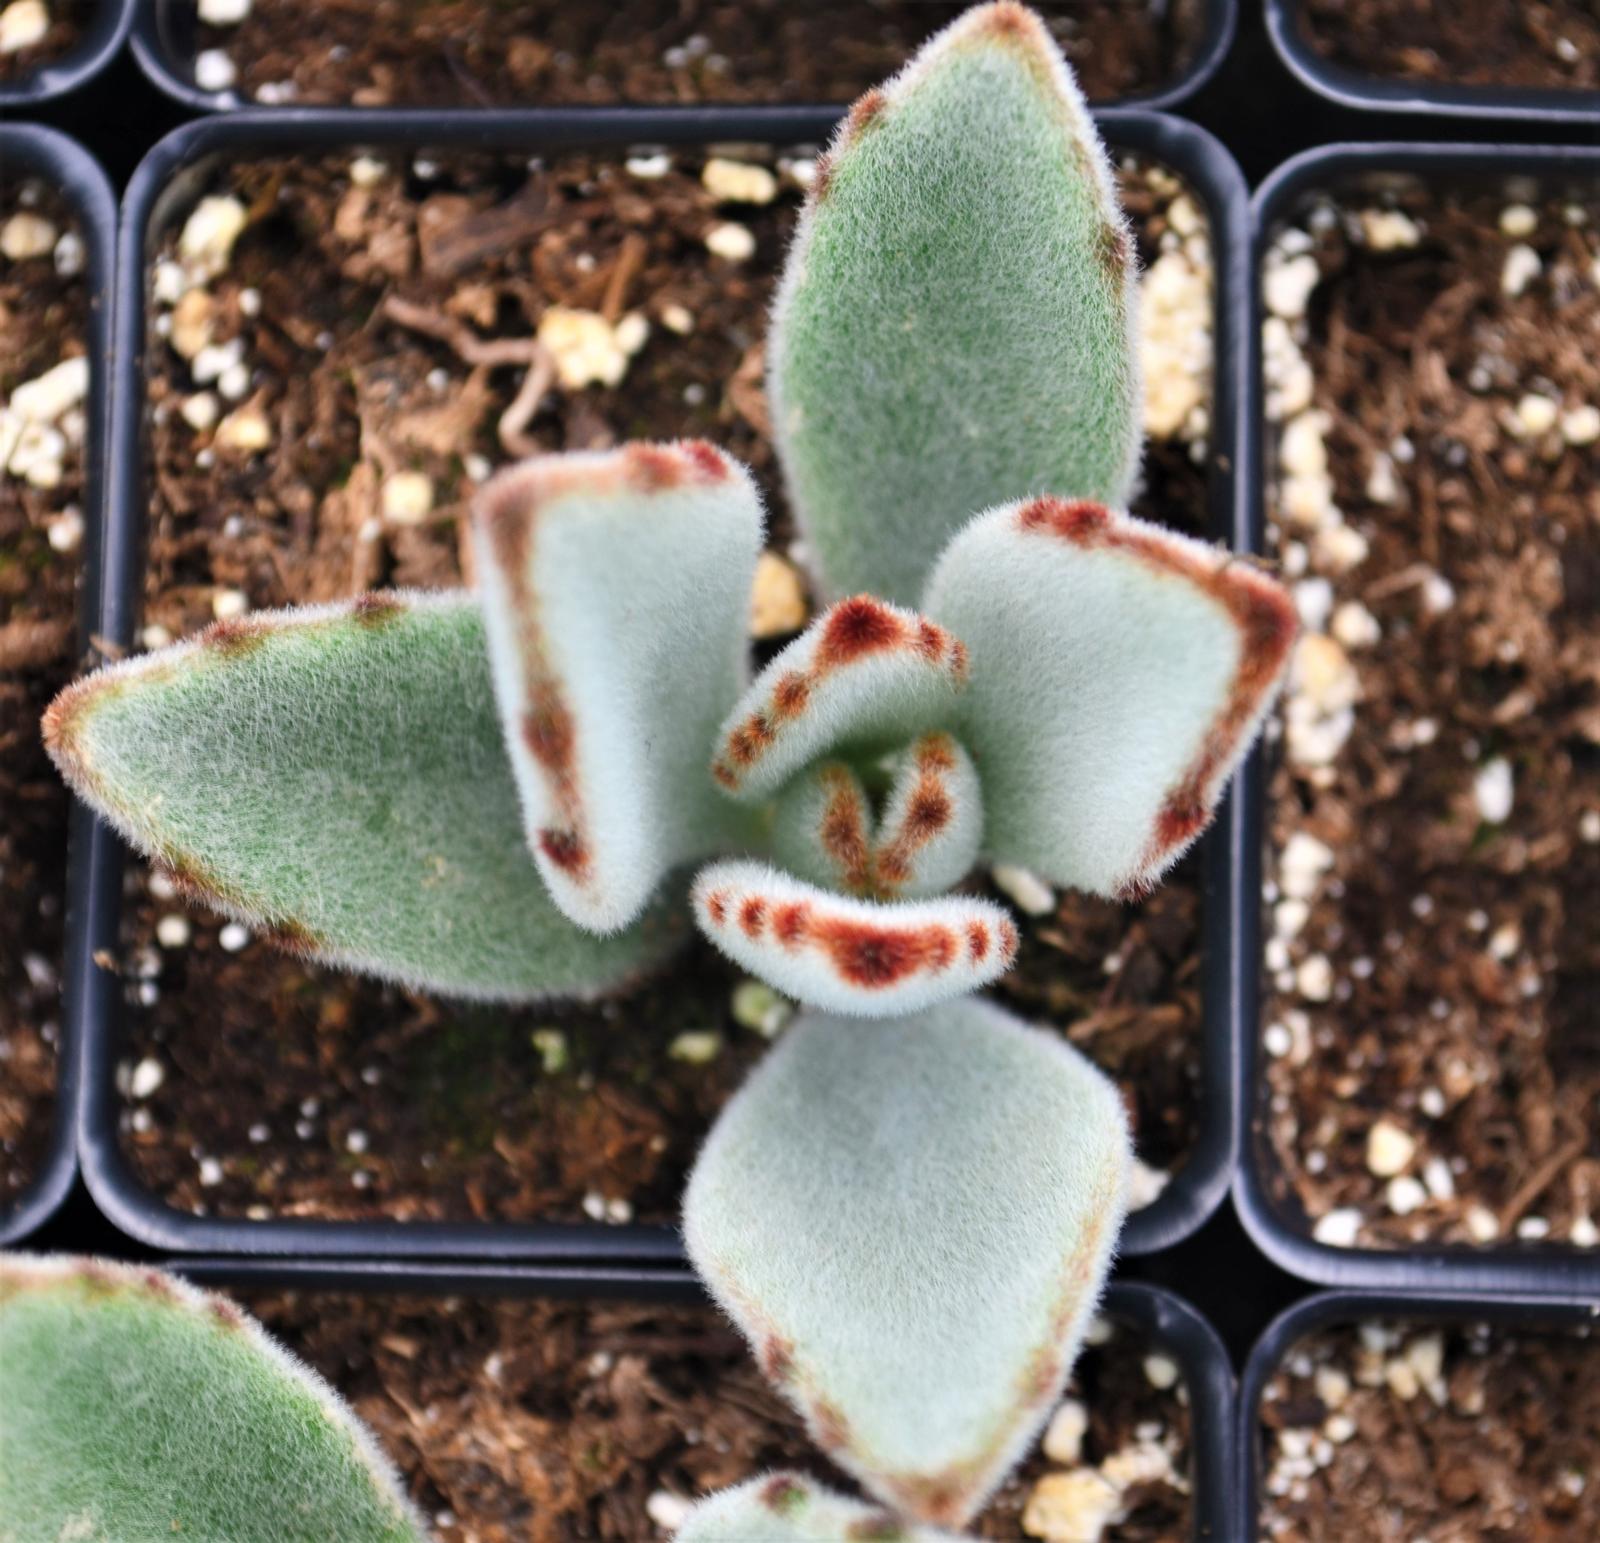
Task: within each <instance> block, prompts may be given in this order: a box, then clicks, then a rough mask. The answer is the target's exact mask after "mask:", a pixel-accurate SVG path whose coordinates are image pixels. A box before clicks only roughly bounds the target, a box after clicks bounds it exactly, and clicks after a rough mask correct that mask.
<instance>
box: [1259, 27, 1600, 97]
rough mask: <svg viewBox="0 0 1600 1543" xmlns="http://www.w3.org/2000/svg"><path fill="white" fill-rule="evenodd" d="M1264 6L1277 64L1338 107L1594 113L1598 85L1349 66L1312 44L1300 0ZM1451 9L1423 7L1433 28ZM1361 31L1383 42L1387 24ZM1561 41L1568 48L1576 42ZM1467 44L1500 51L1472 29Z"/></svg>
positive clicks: (1483, 52) (1484, 52) (1487, 52)
mask: <svg viewBox="0 0 1600 1543" xmlns="http://www.w3.org/2000/svg"><path fill="white" fill-rule="evenodd" d="M1266 7H1267V30H1268V32H1269V33H1270V34H1271V36H1272V41H1273V45H1274V46H1275V47H1276V48H1277V50H1278V53H1279V55H1280V57H1281V58H1282V59H1283V62H1284V63H1285V64H1286V65H1288V66H1289V68H1290V69H1291V70H1292V71H1293V72H1294V74H1295V75H1296V76H1297V77H1298V78H1299V79H1300V80H1301V81H1302V82H1303V83H1304V84H1305V85H1307V86H1309V87H1310V88H1311V89H1312V90H1313V91H1315V92H1317V93H1318V94H1319V95H1321V96H1325V97H1327V98H1328V99H1329V100H1330V101H1334V102H1338V103H1339V104H1340V105H1341V106H1344V107H1354V108H1356V109H1358V110H1360V111H1364V112H1403V113H1434V114H1439V115H1442V116H1445V117H1450V118H1473V119H1478V120H1480V121H1481V120H1483V119H1488V118H1496V119H1499V118H1505V119H1522V120H1524V121H1526V122H1530V123H1542V124H1547V125H1551V126H1554V125H1557V124H1592V123H1593V122H1594V120H1595V115H1596V114H1597V113H1600V91H1596V90H1584V89H1578V88H1572V87H1565V88H1564V87H1561V86H1556V85H1552V86H1526V85H1510V84H1506V85H1499V84H1480V85H1467V84H1458V83H1455V82H1441V81H1433V80H1422V79H1411V78H1408V77H1406V76H1403V75H1400V74H1398V73H1395V74H1389V73H1383V74H1379V73H1375V72H1373V71H1370V70H1367V69H1362V68H1357V67H1355V66H1354V65H1353V64H1348V63H1344V62H1341V61H1340V60H1339V59H1338V57H1337V55H1336V54H1333V53H1331V52H1330V53H1325V52H1324V51H1323V50H1322V49H1319V48H1318V47H1317V46H1316V44H1315V43H1313V41H1312V23H1311V21H1310V19H1309V17H1308V16H1307V13H1306V0H1266ZM1456 14H1457V11H1456V8H1455V7H1454V6H1448V5H1440V6H1435V7H1432V8H1431V10H1430V16H1431V17H1433V18H1434V19H1436V20H1437V22H1438V25H1439V26H1440V27H1441V29H1442V28H1443V27H1444V26H1445V25H1447V24H1448V23H1449V21H1450V20H1451V18H1452V16H1454V15H1456ZM1463 21H1465V18H1463ZM1591 22H1592V19H1591ZM1466 25H1468V26H1471V25H1473V23H1472V22H1466ZM1363 31H1366V32H1367V33H1368V35H1369V36H1377V37H1381V38H1383V39H1384V41H1385V42H1388V41H1390V36H1389V34H1388V32H1387V29H1386V28H1383V27H1381V26H1380V27H1377V28H1363ZM1567 41H1568V43H1569V46H1571V47H1573V48H1576V47H1577V46H1578V45H1576V44H1574V43H1572V42H1571V40H1570V39H1568V40H1567ZM1470 43H1471V45H1472V47H1473V48H1474V49H1477V50H1478V51H1479V57H1488V58H1491V59H1494V58H1499V57H1501V55H1500V53H1499V51H1498V44H1497V42H1496V41H1495V40H1494V39H1491V38H1486V37H1484V36H1482V35H1481V34H1478V33H1474V34H1473V35H1472V36H1471V38H1470Z"/></svg>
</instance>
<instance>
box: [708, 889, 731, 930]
mask: <svg viewBox="0 0 1600 1543" xmlns="http://www.w3.org/2000/svg"><path fill="white" fill-rule="evenodd" d="M706 914H707V915H709V916H710V918H711V920H712V921H714V922H715V923H716V924H717V925H718V926H719V927H720V926H722V924H723V923H724V922H726V921H727V919H728V892H727V890H725V889H717V890H713V891H712V892H711V893H710V894H709V895H707V896H706Z"/></svg>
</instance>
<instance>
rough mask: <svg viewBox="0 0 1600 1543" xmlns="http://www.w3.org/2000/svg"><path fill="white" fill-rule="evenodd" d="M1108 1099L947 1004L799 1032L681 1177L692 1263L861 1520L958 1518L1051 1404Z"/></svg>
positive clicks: (1058, 1042)
mask: <svg viewBox="0 0 1600 1543" xmlns="http://www.w3.org/2000/svg"><path fill="white" fill-rule="evenodd" d="M1131 1160H1132V1159H1131V1154H1130V1151H1129V1143H1128V1131H1127V1121H1126V1117H1125V1115H1124V1113H1123V1108H1122V1100H1121V1098H1120V1096H1119V1095H1118V1092H1117V1089H1116V1088H1115V1087H1114V1086H1113V1085H1112V1083H1111V1082H1110V1081H1109V1080H1107V1078H1105V1077H1104V1076H1102V1075H1101V1073H1100V1072H1098V1071H1096V1070H1095V1068H1094V1067H1093V1066H1092V1065H1090V1063H1089V1062H1088V1061H1087V1060H1085V1059H1084V1057H1083V1056H1081V1055H1080V1054H1079V1053H1078V1052H1077V1051H1075V1050H1074V1049H1072V1047H1071V1046H1070V1045H1068V1044H1067V1043H1066V1041H1065V1040H1064V1039H1062V1038H1061V1037H1060V1036H1059V1035H1057V1034H1054V1033H1045V1032H1042V1031H1040V1030H1036V1029H1029V1028H1025V1027H1024V1026H1023V1025H1021V1024H1020V1023H1018V1022H1016V1021H1015V1020H1014V1019H1012V1018H1011V1017H1009V1016H1008V1015H1007V1014H1005V1013H1003V1012H1001V1011H1000V1010H999V1009H997V1008H995V1007H992V1006H990V1005H988V1004H987V1003H984V1002H981V1001H976V1000H973V999H971V998H968V999H966V1000H964V1001H960V1002H952V1003H948V1004H946V1005H945V1006H943V1007H939V1008H935V1009H933V1010H931V1011H928V1012H925V1013H921V1014H918V1015H917V1016H915V1017H910V1018H896V1019H892V1020H889V1021H886V1022H882V1023H869V1024H863V1023H858V1022H853V1021H851V1020H849V1019H841V1018H830V1017H822V1016H808V1017H805V1018H802V1019H801V1020H799V1021H798V1022H796V1023H795V1024H793V1025H791V1026H790V1028H789V1029H788V1030H787V1031H786V1032H785V1033H784V1036H783V1038H782V1039H781V1040H780V1041H779V1042H778V1044H777V1046H776V1047H775V1048H774V1049H773V1050H772V1052H771V1053H770V1054H769V1055H768V1056H767V1058H766V1060H765V1061H763V1062H762V1063H761V1065H760V1066H759V1067H757V1069H756V1071H755V1073H754V1074H753V1075H752V1076H751V1078H750V1080H749V1081H748V1082H747V1083H746V1085H745V1086H744V1088H743V1089H742V1090H741V1091H740V1092H739V1093H738V1095H737V1096H736V1097H735V1098H734V1099H733V1101H732V1102H731V1103H730V1104H729V1105H728V1106H727V1108H726V1109H725V1110H724V1111H723V1113H722V1115H721V1116H720V1117H719V1119H718V1120H717V1123H716V1125H715V1126H714V1127H713V1128H712V1132H711V1135H710V1137H709V1138H708V1139H707V1141H706V1145H705V1148H704V1150H703V1151H702V1152H701V1154H700V1158H699V1160H698V1162H697V1163H696V1165H695V1168H694V1172H693V1174H692V1175H691V1177H690V1180H689V1187H688V1194H687V1198H686V1200H685V1205H684V1236H685V1239H686V1241H687V1244H688V1249H689V1255H690V1258H691V1259H692V1260H693V1262H694V1265H695V1268H696V1269H697V1270H698V1271H699V1272H700V1274H701V1276H702V1277H703V1278H704V1280H705V1281H706V1283H707V1285H708V1286H709V1287H710V1288H711V1290H712V1292H713V1293H714V1294H715V1295H716V1297H717V1299H718V1300H719V1301H720V1302H721V1303H722V1305H723V1307H724V1308H726V1309H727V1311H728V1313H729V1314H730V1315H731V1316H732V1317H733V1319H734V1321H735V1322H736V1323H737V1324H738V1325H739V1327H740V1328H741V1329H742V1330H743V1331H744V1333H745V1334H746V1335H747V1336H748V1337H749V1340H750V1342H751V1345H752V1347H753V1348H754V1350H755V1353H756V1356H757V1359H758V1360H759V1362H760V1364H761V1367H762V1369H763V1370H764V1371H765V1373H766V1374H767V1376H768V1377H769V1378H770V1379H771V1380H772V1381H773V1383H774V1384H775V1385H776V1386H777V1387H778V1388H779V1389H780V1390H781V1391H782V1392H783V1393H784V1395H785V1396H786V1397H787V1398H788V1399H790V1401H791V1402H793V1403H794V1404H795V1406H796V1407H797V1408H798V1409H800V1410H801V1412H802V1413H803V1414H804V1415H805V1418H806V1423H807V1426H808V1428H809V1429H810V1431H811V1434H812V1436H813V1437H814V1438H815V1439H816V1441H817V1442H818V1444H819V1445H820V1446H821V1447H822V1448H823V1449H824V1450H825V1451H826V1452H827V1453H828V1455H829V1456H830V1457H831V1458H833V1459H834V1461H836V1462H838V1463H840V1464H841V1465H842V1466H843V1467H845V1468H847V1469H848V1470H849V1471H850V1472H851V1473H852V1474H854V1475H855V1476H856V1477H857V1478H859V1479H860V1480H861V1482H862V1483H863V1484H864V1485H865V1486H866V1487H867V1488H868V1489H869V1490H870V1491H871V1492H872V1493H873V1494H874V1495H876V1496H877V1497H878V1498H879V1499H881V1500H883V1501H884V1502H885V1504H887V1505H890V1506H892V1507H893V1508H894V1509H895V1510H896V1511H898V1512H900V1513H901V1514H902V1515H908V1516H913V1517H916V1518H917V1519H919V1520H921V1521H924V1522H927V1523H930V1524H933V1525H939V1526H959V1525H960V1524H961V1523H963V1522H964V1521H966V1520H967V1518H969V1517H970V1516H972V1515H973V1514H974V1513H975V1512H976V1511H977V1510H978V1508H979V1507H980V1506H981V1505H982V1503H983V1501H984V1499H985V1497H986V1496H987V1495H988V1494H989V1493H990V1492H991V1491H992V1490H993V1488H994V1486H995V1485H996V1484H998V1483H999V1482H1000V1480H1001V1479H1002V1478H1003V1477H1004V1475H1005V1473H1006V1472H1007V1470H1008V1469H1009V1468H1010V1466H1011V1465H1012V1463H1013V1462H1014V1461H1015V1460H1016V1459H1017V1457H1018V1456H1019V1455H1020V1454H1021V1453H1022V1451H1023V1450H1024V1448H1025V1447H1026V1446H1027V1444H1028V1442H1029V1441H1030V1440H1031V1438H1032V1436H1033V1434H1034V1433H1035V1431H1036V1430H1037V1429H1038V1426H1039V1425H1040V1423H1041V1422H1042V1421H1043V1419H1044V1417H1045V1416H1046V1414H1047V1413H1048V1412H1049V1410H1050V1409H1051V1407H1052V1406H1053V1404H1054V1402H1055V1400H1056V1398H1057V1397H1058V1396H1059V1394H1060V1391H1061V1388H1062V1386H1063V1384H1064V1382H1065V1380H1066V1377H1067V1373H1068V1370H1069V1369H1070V1367H1071V1364H1072V1360H1073V1357H1074V1356H1075V1355H1076V1353H1077V1349H1078V1344H1079V1341H1080V1338H1081V1336H1082V1334H1083V1331H1084V1328H1085V1327H1086V1325H1087V1323H1088V1319H1089V1315H1090V1313H1091V1311H1092V1309H1093V1307H1094V1304H1095V1301H1096V1298H1097V1297H1098V1295H1099V1292H1100V1287H1101V1284H1102V1282H1103V1280H1104V1278H1105V1274H1106V1270H1107V1268H1108V1265H1109V1263H1110V1258H1111V1250H1112V1245H1113V1243H1114V1241H1115V1238H1116V1233H1117V1229H1118V1227H1119V1226H1120V1225H1121V1221H1122V1217H1123V1214H1124V1210H1125V1206H1126V1197H1125V1189H1126V1181H1127V1174H1128V1170H1129V1167H1130V1164H1131Z"/></svg>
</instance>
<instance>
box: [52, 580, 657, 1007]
mask: <svg viewBox="0 0 1600 1543" xmlns="http://www.w3.org/2000/svg"><path fill="white" fill-rule="evenodd" d="M44 733H45V741H46V744H47V745H48V746H49V749H50V753H51V755H52V756H53V757H54V758H55V762H56V765H57V766H58V767H60V769H61V772H62V775H63V776H64V777H65V778H66V779H67V781H68V783H69V784H70V785H71V786H72V787H73V788H74V789H76V790H77V792H78V793H80V794H81V795H82V796H83V797H84V798H85V799H86V800H87V801H88V802H89V803H90V804H92V805H93V806H94V807H95V808H96V809H97V810H99V811H100V813H102V814H103V815H105V816H106V818H107V819H109V820H110V821H111V823H112V824H113V825H115V826H116V827H117V828H118V830H120V831H121V832H122V833H123V835H124V836H126V837H127V838H128V839H129V840H130V841H131V842H133V844H134V845H135V846H137V847H138V848H139V849H140V850H141V851H143V852H147V853H149V854H150V855H151V856H152V857H154V858H155V859H157V861H159V862H160V863H161V864H163V865H164V866H166V867H167V868H169V869H170V870H172V873H173V876H174V877H175V878H176V879H177V880H178V882H179V883H180V885H182V886H183V887H185V888H186V889H188V890H189V891H190V892H191V893H192V894H193V895H194V896H195V897H196V898H199V899H202V900H204V901H206V902H207V903H208V904H210V905H213V906H215V907H216V908H217V909H218V910H221V911H223V912H225V913H226V914H228V915H230V916H236V917H238V918H239V919H240V920H242V921H245V922H247V923H248V924H249V925H250V926H251V927H252V928H254V929H256V930H258V931H260V932H263V933H265V934H266V935H268V936H269V937H270V938H271V939H272V940H273V941H274V942H277V943H279V944H281V945H283V946H285V947H287V948H290V949H292V950H295V951H297V952H300V953H304V954H307V955H310V956H313V957H315V958H318V959H324V960H328V961H330V962H332V963H337V964H343V965H347V966H349V967H351V968H353V969H358V970H365V971H368V972H370V973H372V974H374V975H381V976H385V977H387V978H389V979H391V980H398V981H402V982H404V983H405V984H407V985H410V986H416V987H421V988H425V989H429V990H436V991H443V992H448V993H451V994H454V995H459V996H465V997H482V998H495V999H505V1000H522V999H533V998H537V997H543V996H572V995H593V994H595V993H596V992H598V991H601V990H604V989H610V988H613V987H616V986H619V985H622V984H624V983H625V982H626V981H627V980H629V979H630V978H632V977H634V976H636V975H637V974H638V973H639V972H640V971H641V970H642V969H644V968H645V967H647V966H648V965H650V964H652V963H654V962H656V961H657V960H659V959H660V958H661V957H662V956H663V955H664V953H665V952H666V950H667V948H668V947H669V946H670V945H671V943H672V942H673V941H675V939H676V937H677V936H679V935H680V934H681V929H679V928H675V927H674V926H673V925H672V923H671V920H670V912H669V910H668V908H667V907H665V906H663V907H662V908H661V914H652V915H651V916H650V917H648V918H646V920H645V921H643V922H641V923H640V925H639V926H638V927H637V928H635V929H634V931H633V932H631V933H628V934H625V935H622V936H618V937H613V938H598V937H595V936H593V935H592V934H591V933H589V932H586V931H584V930H583V929H582V928H579V927H576V926H574V925H573V924H572V923H571V922H570V921H568V920H567V918H566V917H565V916H563V915H562V914H561V912H560V911H558V910H557V909H556V907H555V905H554V903H553V902H552V900H551V899H550V896H549V894H548V893H547V892H546V890H545V887H544V885H543V884H542V883H541V882H540V879H539V872H538V869H537V868H535V867H534V864H533V859H532V858H531V857H530V856H529V855H528V851H527V847H526V844H525V843H524V842H523V839H522V821H521V817H520V815H519V813H518V809H517V793H516V788H515V786H514V784H513V782H512V778H511V768H510V765H509V764H508V762H507V760H506V753H505V742H504V739H503V738H502V736H501V733H500V721H499V716H498V714H497V713H496V711H495V701H494V691H493V688H492V686H491V683H490V679H489V659H488V653H487V650H486V647H485V644H484V635H483V619H482V616H481V615H480V613H479V610H478V606H477V603H476V602H475V601H474V600H472V599H470V598H469V597H466V596H460V595H457V596H425V595H414V594H413V595H408V594H389V595H369V596H366V597H364V598H363V599H361V600H357V601H355V602H353V603H350V604H342V605H335V606H327V607H321V608H315V609H308V610H303V611H276V612H260V613H257V614H256V615H253V616H250V617H247V618H245V619H243V620H241V621H233V622H220V623H218V624H217V625H216V626H214V627H211V628H210V629H208V630H207V631H206V632H204V633H202V634H201V635H200V636H199V637H198V638H196V639H194V640H192V641H190V642H186V643H180V644H177V645H175V646H174V647H172V648H168V649H163V650H162V651H161V652H160V653H156V654H150V655H146V656H144V657H142V658H138V659H132V660H129V661H127V662H126V663H123V664H119V665H115V666H113V667H111V668H109V669H105V670H101V671H100V672H99V673H98V674H95V675H91V676H89V677H87V678H86V679H84V680H81V681H79V682H77V683H76V684H74V685H72V686H70V687H68V688H67V690H66V691H64V692H63V693H62V694H61V695H60V696H59V697H57V698H56V700H55V702H54V703H52V704H51V707H50V710H49V712H48V713H47V714H46V715H45V721H44Z"/></svg>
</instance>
